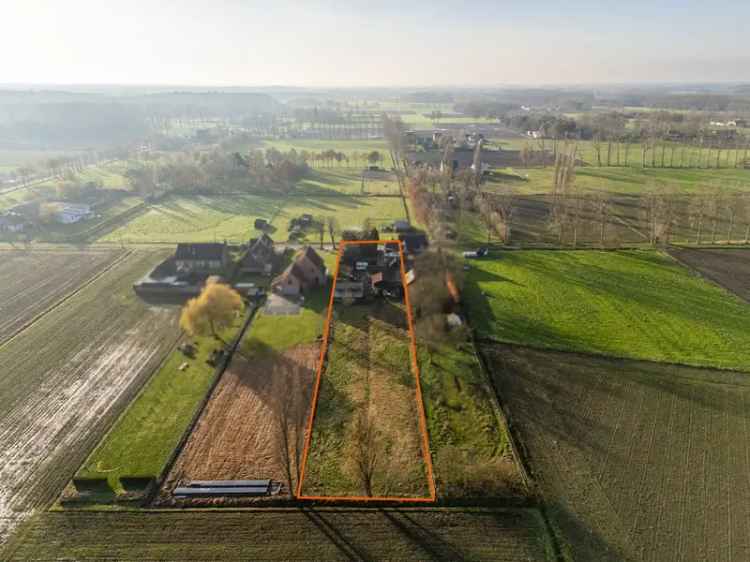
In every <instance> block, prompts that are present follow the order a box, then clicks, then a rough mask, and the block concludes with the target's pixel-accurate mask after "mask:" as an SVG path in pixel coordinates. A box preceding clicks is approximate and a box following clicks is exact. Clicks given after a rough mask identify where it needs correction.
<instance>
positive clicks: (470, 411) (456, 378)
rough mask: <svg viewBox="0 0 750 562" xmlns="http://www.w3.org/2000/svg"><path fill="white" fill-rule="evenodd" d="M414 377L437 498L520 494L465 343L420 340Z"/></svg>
mask: <svg viewBox="0 0 750 562" xmlns="http://www.w3.org/2000/svg"><path fill="white" fill-rule="evenodd" d="M418 282H419V281H418V280H417V283H418ZM419 372H420V375H421V377H422V391H423V393H424V404H425V413H426V415H427V427H428V430H429V434H430V451H431V452H432V455H433V458H434V459H435V481H436V486H437V493H438V496H439V497H441V498H463V499H465V498H467V497H477V498H483V499H486V498H487V497H493V496H494V497H507V496H509V495H517V494H522V493H523V486H522V484H521V479H520V475H519V472H518V467H517V466H516V464H515V461H514V460H513V457H512V455H511V451H510V445H509V443H508V435H507V434H506V432H505V428H504V425H502V424H501V423H500V422H499V420H498V418H497V415H496V413H495V410H494V406H493V397H492V392H493V391H492V389H491V387H490V386H489V384H488V383H489V381H488V380H487V377H486V375H485V374H484V372H483V371H482V369H481V367H480V365H479V361H478V360H477V358H476V356H475V355H474V353H473V346H472V344H471V342H463V343H461V344H454V343H446V344H444V345H439V346H437V347H433V346H430V345H429V342H428V341H422V340H420V342H419Z"/></svg>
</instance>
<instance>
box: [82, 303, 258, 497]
mask: <svg viewBox="0 0 750 562" xmlns="http://www.w3.org/2000/svg"><path fill="white" fill-rule="evenodd" d="M243 321H244V316H241V317H239V318H238V319H237V321H236V322H235V325H234V326H232V327H231V328H229V329H227V330H226V331H225V332H224V333H223V334H222V336H223V337H224V339H225V341H229V340H230V339H231V338H232V337H233V336H234V334H235V333H236V332H237V330H238V329H239V328H240V326H241V325H242V322H243ZM191 341H194V342H197V344H198V346H197V353H196V354H195V358H193V359H191V358H189V357H187V356H185V355H184V354H183V353H182V352H180V351H179V350H174V351H172V352H171V354H170V355H169V357H168V358H167V359H166V361H165V362H164V363H163V365H162V366H161V368H160V369H159V370H158V371H157V372H156V373H154V374H153V376H152V377H151V380H149V382H148V384H147V385H146V387H145V388H144V390H143V392H141V394H140V395H139V396H138V398H136V400H135V401H134V402H132V403H131V405H130V407H129V408H128V409H127V410H126V411H125V412H124V413H123V415H122V416H121V417H120V418H119V419H118V420H117V422H116V423H115V425H114V427H113V428H112V430H111V431H110V432H109V433H108V434H107V436H106V437H105V438H104V440H103V441H102V442H101V443H100V444H99V446H98V447H97V448H96V449H95V450H94V452H93V453H92V454H91V456H90V457H89V458H88V459H87V460H86V462H85V463H84V464H83V466H82V467H81V469H80V470H79V471H78V473H77V475H76V476H78V477H100V478H101V477H104V476H106V478H107V480H108V481H109V485H110V486H111V487H112V489H113V490H114V491H116V492H119V491H121V490H122V486H121V484H120V480H119V479H120V477H121V476H139V477H154V478H155V477H157V476H158V475H159V474H160V473H161V471H162V469H163V468H164V465H165V463H166V462H167V459H168V458H169V455H170V454H171V453H172V451H173V450H174V448H175V446H176V445H177V443H178V442H179V440H180V438H181V437H182V434H183V432H184V431H185V428H186V426H187V425H188V423H189V422H190V419H191V418H192V416H193V414H194V412H195V409H196V407H197V405H198V403H199V402H200V401H201V400H202V399H203V397H204V396H205V394H206V392H207V390H208V388H209V386H210V385H211V382H212V381H213V379H214V374H215V371H216V368H215V367H213V366H211V365H209V364H208V363H206V359H208V357H209V355H210V353H211V351H212V350H213V349H216V348H219V347H221V345H220V344H219V343H217V342H216V341H215V340H213V338H211V337H195V338H191ZM183 363H187V364H188V367H187V369H186V370H183V371H180V370H179V367H180V366H181V365H182V364H183Z"/></svg>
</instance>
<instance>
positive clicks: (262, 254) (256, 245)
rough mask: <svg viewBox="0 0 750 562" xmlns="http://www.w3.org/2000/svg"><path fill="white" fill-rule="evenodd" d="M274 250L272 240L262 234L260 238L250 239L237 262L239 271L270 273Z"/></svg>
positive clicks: (242, 272) (274, 254)
mask: <svg viewBox="0 0 750 562" xmlns="http://www.w3.org/2000/svg"><path fill="white" fill-rule="evenodd" d="M275 256H276V252H275V251H274V246H273V240H271V238H270V237H269V236H268V235H266V234H263V235H262V236H261V237H260V238H256V239H254V240H251V241H250V245H249V247H248V249H247V252H245V255H244V256H242V258H241V259H240V263H239V268H238V269H239V273H241V274H244V273H250V274H252V273H262V274H264V275H270V274H271V272H272V271H273V265H274V261H275Z"/></svg>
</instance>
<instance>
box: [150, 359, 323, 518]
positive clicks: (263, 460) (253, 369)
mask: <svg viewBox="0 0 750 562" xmlns="http://www.w3.org/2000/svg"><path fill="white" fill-rule="evenodd" d="M319 354H320V350H319V346H318V345H315V344H307V345H297V346H293V347H291V348H290V349H288V350H286V351H284V352H282V353H275V352H274V353H269V352H267V353H264V354H262V355H261V354H257V353H256V354H253V355H250V356H247V357H245V356H244V355H243V354H240V353H237V354H235V356H234V357H233V359H232V363H231V365H230V366H229V368H228V369H227V371H226V372H225V373H224V374H223V375H222V378H221V380H220V381H219V383H218V385H217V386H216V388H215V389H214V392H213V393H212V395H211V398H210V400H209V402H208V404H207V406H206V408H205V410H204V411H203V413H202V415H201V417H200V419H199V420H198V423H197V424H196V426H195V428H194V430H193V432H192V433H191V435H190V438H189V439H188V441H187V443H186V445H185V447H184V448H183V449H182V451H181V453H180V455H179V457H178V458H177V461H176V462H175V465H174V466H173V468H172V470H171V472H170V474H169V476H168V477H167V479H166V481H165V485H164V489H163V494H162V496H163V499H164V500H166V502H168V503H175V502H176V503H178V504H179V503H185V504H188V503H189V504H190V505H197V504H201V503H203V504H206V505H216V501H217V500H216V498H204V499H191V500H173V499H172V498H171V491H172V490H173V489H174V488H175V487H176V486H180V485H187V484H188V483H189V482H190V481H192V480H254V479H272V480H274V481H275V482H283V483H284V488H283V489H282V492H281V493H282V494H283V495H284V496H288V495H289V494H291V493H292V492H293V490H294V487H295V486H296V484H297V479H296V475H297V473H298V472H297V471H298V466H299V459H300V456H301V454H302V445H303V441H304V432H305V426H306V422H307V417H308V413H309V406H310V395H311V392H312V384H313V378H314V374H315V368H316V366H317V362H318V357H319ZM243 501H244V502H247V501H250V502H252V501H253V500H252V499H251V500H247V499H245V500H243V499H238V498H224V499H223V500H222V503H224V504H237V503H243ZM256 501H257V500H256ZM160 503H162V502H160Z"/></svg>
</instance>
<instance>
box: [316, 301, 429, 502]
mask: <svg viewBox="0 0 750 562" xmlns="http://www.w3.org/2000/svg"><path fill="white" fill-rule="evenodd" d="M419 415H420V412H419V409H418V405H417V397H416V385H415V379H414V374H413V373H412V371H411V361H410V353H409V333H408V328H407V321H406V311H405V310H404V308H403V307H402V306H398V305H394V304H391V303H387V302H383V301H376V302H375V303H374V304H372V305H356V306H351V307H347V306H346V305H343V304H337V305H336V307H335V309H334V321H333V326H332V339H331V341H330V343H329V349H328V358H327V364H326V367H325V369H324V371H323V373H322V378H321V386H320V395H319V398H318V405H317V410H316V416H315V420H314V425H313V433H312V439H311V443H310V449H309V456H308V459H307V465H306V467H307V468H306V472H305V479H304V481H303V487H302V493H303V495H310V496H321V495H322V496H391V497H395V496H399V497H429V493H430V492H429V487H428V481H427V472H426V463H425V459H424V456H423V451H422V439H421V433H420V429H419Z"/></svg>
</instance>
